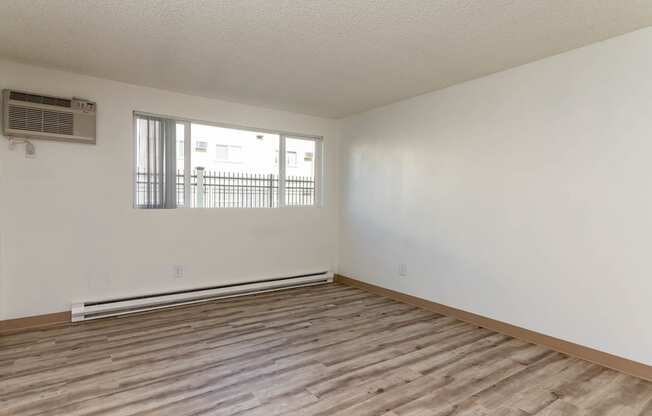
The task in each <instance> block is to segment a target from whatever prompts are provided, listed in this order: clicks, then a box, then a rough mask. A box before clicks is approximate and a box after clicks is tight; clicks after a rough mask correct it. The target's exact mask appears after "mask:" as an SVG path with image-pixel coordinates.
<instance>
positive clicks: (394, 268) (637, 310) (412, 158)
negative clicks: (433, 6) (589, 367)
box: [339, 29, 652, 364]
mask: <svg viewBox="0 0 652 416" xmlns="http://www.w3.org/2000/svg"><path fill="white" fill-rule="evenodd" d="M651 47H652V29H645V30H641V31H638V32H634V33H631V34H628V35H626V36H622V37H619V38H614V39H611V40H609V41H606V42H602V43H599V44H594V45H591V46H588V47H585V48H582V49H578V50H575V51H571V52H569V53H565V54H562V55H558V56H554V57H551V58H548V59H545V60H542V61H538V62H535V63H532V64H529V65H525V66H522V67H519V68H516V69H513V70H509V71H505V72H501V73H498V74H494V75H491V76H488V77H485V78H482V79H478V80H475V81H471V82H467V83H464V84H461V85H458V86H454V87H451V88H448V89H445V90H441V91H439V92H435V93H430V94H427V95H423V96H419V97H416V98H412V99H409V100H405V101H402V102H399V103H396V104H393V105H390V106H387V107H384V108H380V109H376V110H373V111H370V112H367V113H364V114H360V115H357V116H354V117H350V118H348V119H346V120H345V121H344V122H343V126H342V130H341V146H340V150H341V151H340V167H341V170H340V178H341V196H340V201H341V220H340V246H339V252H340V266H339V272H340V273H342V274H344V275H348V276H351V277H355V278H359V279H361V280H364V281H367V282H371V283H374V284H378V285H381V286H384V287H388V288H391V289H395V290H399V291H402V292H406V293H409V294H412V295H416V296H420V297H423V298H427V299H430V300H433V301H436V302H440V303H443V304H446V305H450V306H454V307H458V308H461V309H465V310H468V311H471V312H475V313H478V314H481V315H485V316H489V317H491V318H495V319H499V320H502V321H506V322H509V323H512V324H516V325H520V326H523V327H526V328H529V329H532V330H536V331H540V332H542V333H545V334H548V335H553V336H556V337H560V338H563V339H566V340H570V341H574V342H577V343H580V344H583V345H587V346H591V347H594V348H598V349H600V350H603V351H607V352H611V353H614V354H618V355H621V356H625V357H628V358H631V359H635V360H638V361H642V362H646V363H648V364H652V331H650V318H651V317H652V302H651V301H650V297H651V295H652V255H651V254H650V253H651V250H652V54H651V53H650V50H651ZM401 262H405V263H406V264H407V266H408V275H407V276H406V277H399V276H398V264H399V263H401Z"/></svg>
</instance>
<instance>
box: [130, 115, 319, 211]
mask: <svg viewBox="0 0 652 416" xmlns="http://www.w3.org/2000/svg"><path fill="white" fill-rule="evenodd" d="M138 117H157V118H162V119H169V120H174V121H175V122H176V123H177V124H183V125H184V140H183V144H184V172H183V173H184V175H183V176H184V206H183V207H179V206H177V207H175V208H174V209H217V210H219V209H275V208H321V207H323V204H324V197H323V186H322V184H323V175H324V157H323V155H324V138H323V136H318V135H313V134H305V133H296V132H290V131H284V130H274V129H268V128H258V127H251V126H242V125H237V124H230V123H221V122H214V121H205V120H199V119H192V118H186V117H179V116H169V115H163V114H156V113H149V112H145V111H138V110H136V111H133V114H132V118H133V120H132V123H133V138H132V139H133V143H134V144H133V149H134V153H133V160H132V165H131V168H132V171H133V179H132V186H133V192H132V197H133V204H132V206H133V207H134V208H140V209H142V207H138V206H137V204H136V203H137V201H138V199H137V198H138V196H137V191H138V190H137V184H136V181H137V172H136V161H137V147H136V146H137V140H136V138H137V134H138ZM192 124H203V125H206V126H213V127H220V128H225V129H234V130H244V131H248V132H253V133H267V134H275V135H278V137H279V161H278V162H279V166H278V195H277V198H278V201H277V206H276V207H222V208H195V207H191V201H190V198H191V192H190V186H191V184H190V177H191V174H192V172H191V168H190V167H191V165H192V144H191V128H192V127H191V126H192ZM287 138H291V139H300V140H308V141H313V142H314V143H315V152H314V155H313V157H314V181H315V194H314V201H313V204H312V205H288V204H286V197H285V182H286V160H285V159H286V154H285V151H286V146H285V142H286V139H287ZM209 147H210V145H209ZM297 157H298V155H297ZM175 163H176V160H175ZM149 209H158V208H149Z"/></svg>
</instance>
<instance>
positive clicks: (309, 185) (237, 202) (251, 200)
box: [136, 170, 315, 208]
mask: <svg viewBox="0 0 652 416" xmlns="http://www.w3.org/2000/svg"><path fill="white" fill-rule="evenodd" d="M136 176H137V177H136V199H137V200H136V203H137V205H140V204H141V203H142V201H145V196H146V192H147V190H148V187H151V186H154V185H153V184H152V182H151V181H150V182H149V183H148V181H147V173H146V172H138V173H137V175H136ZM176 190H177V206H178V207H184V206H185V195H184V190H185V183H184V175H183V172H177V183H176ZM278 200H279V178H278V175H273V174H255V173H240V172H210V171H203V172H202V171H197V170H195V171H193V172H192V174H191V175H190V206H191V207H192V208H198V207H203V208H275V207H277V206H278ZM314 203H315V181H314V179H313V178H310V177H302V176H288V177H287V179H286V180H285V204H286V205H293V206H296V205H298V206H302V205H303V206H305V205H313V204H314Z"/></svg>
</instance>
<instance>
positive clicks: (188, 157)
mask: <svg viewBox="0 0 652 416" xmlns="http://www.w3.org/2000/svg"><path fill="white" fill-rule="evenodd" d="M183 124H184V128H183V135H184V137H183V157H184V160H183V206H184V207H186V208H191V206H190V202H191V201H190V196H191V193H190V184H191V180H190V177H191V175H192V169H191V168H190V166H191V163H192V153H191V151H190V149H191V145H190V137H191V135H190V128H191V127H190V126H191V123H189V122H184V123H183Z"/></svg>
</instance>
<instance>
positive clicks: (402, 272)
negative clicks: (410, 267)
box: [398, 263, 407, 277]
mask: <svg viewBox="0 0 652 416" xmlns="http://www.w3.org/2000/svg"><path fill="white" fill-rule="evenodd" d="M398 275H399V276H401V277H404V276H407V264H405V263H400V264H399V265H398Z"/></svg>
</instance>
